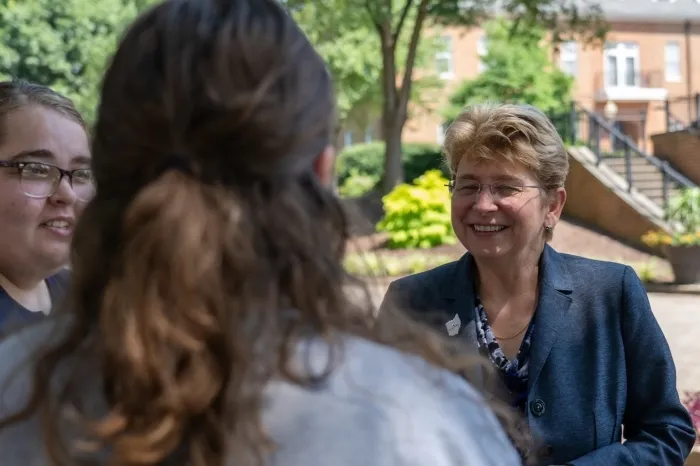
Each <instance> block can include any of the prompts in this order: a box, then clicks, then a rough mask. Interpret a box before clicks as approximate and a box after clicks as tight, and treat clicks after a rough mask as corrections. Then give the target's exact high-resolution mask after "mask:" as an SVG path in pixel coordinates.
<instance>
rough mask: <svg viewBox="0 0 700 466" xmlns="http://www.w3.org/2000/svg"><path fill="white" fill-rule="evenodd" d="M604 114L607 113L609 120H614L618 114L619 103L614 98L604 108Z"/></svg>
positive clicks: (606, 117)
mask: <svg viewBox="0 0 700 466" xmlns="http://www.w3.org/2000/svg"><path fill="white" fill-rule="evenodd" d="M603 115H605V119H607V120H614V119H615V117H616V116H617V104H616V103H615V102H614V101H612V100H608V103H607V104H605V108H603Z"/></svg>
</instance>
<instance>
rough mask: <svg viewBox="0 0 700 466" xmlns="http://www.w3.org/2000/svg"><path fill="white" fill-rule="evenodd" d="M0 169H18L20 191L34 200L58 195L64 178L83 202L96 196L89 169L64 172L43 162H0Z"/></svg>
mask: <svg viewBox="0 0 700 466" xmlns="http://www.w3.org/2000/svg"><path fill="white" fill-rule="evenodd" d="M0 168H14V169H16V170H17V171H18V172H19V186H20V189H21V190H22V192H23V193H24V194H25V195H26V196H28V197H31V198H34V199H46V198H48V197H51V196H53V195H54V194H56V191H57V190H58V187H59V185H60V184H61V180H63V177H67V178H68V181H69V182H70V185H71V188H73V192H74V193H75V195H76V197H77V198H78V199H80V200H81V201H89V200H90V199H92V197H93V196H94V195H95V183H94V182H93V179H92V170H90V169H89V168H78V169H77V170H63V169H62V168H58V167H56V166H54V165H49V164H48V163H42V162H4V161H0Z"/></svg>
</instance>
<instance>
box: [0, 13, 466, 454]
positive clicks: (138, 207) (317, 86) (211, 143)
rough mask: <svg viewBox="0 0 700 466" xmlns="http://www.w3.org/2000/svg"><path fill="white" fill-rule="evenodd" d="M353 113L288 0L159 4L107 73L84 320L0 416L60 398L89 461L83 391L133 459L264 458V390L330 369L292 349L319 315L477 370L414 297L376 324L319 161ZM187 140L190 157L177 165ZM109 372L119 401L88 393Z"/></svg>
mask: <svg viewBox="0 0 700 466" xmlns="http://www.w3.org/2000/svg"><path fill="white" fill-rule="evenodd" d="M334 112H335V109H334V96H333V90H332V84H331V78H330V76H329V73H328V71H327V69H326V67H325V65H324V63H323V60H322V59H321V58H320V56H319V55H318V54H317V53H316V51H315V50H314V49H313V47H312V46H311V44H310V43H309V42H308V40H307V39H306V37H305V36H304V34H303V33H302V32H301V30H300V29H299V28H298V27H297V25H296V24H295V23H294V21H293V20H292V19H291V18H290V17H289V16H288V14H287V13H286V11H285V10H284V9H283V8H282V7H280V5H279V4H278V2H276V1H275V0H170V1H167V2H165V3H163V4H161V5H159V6H157V7H155V8H154V9H152V10H151V11H149V12H147V13H145V14H143V15H142V16H141V17H140V18H139V19H138V20H137V21H136V22H135V24H133V25H132V27H131V28H130V29H129V31H128V32H127V34H126V35H125V37H124V38H123V40H122V41H121V44H120V45H119V48H118V51H117V52H116V54H115V56H114V58H113V61H112V63H111V65H110V67H109V70H108V71H107V73H106V76H105V79H104V83H103V88H102V98H101V105H100V107H99V115H98V120H97V123H96V127H95V132H94V142H93V173H94V176H95V181H96V184H97V195H96V197H95V199H94V200H93V201H92V202H91V203H90V204H89V205H88V207H87V208H86V210H85V212H84V214H83V217H82V219H81V221H80V222H79V225H78V227H77V230H76V233H75V239H74V245H73V257H72V264H73V271H74V282H73V285H72V290H71V295H70V299H69V302H68V304H67V306H66V307H65V310H63V311H62V312H61V314H68V315H69V316H70V319H68V322H69V323H68V324H67V326H68V329H67V331H66V333H65V334H62V335H61V336H60V338H59V341H58V343H57V344H55V345H51V347H50V348H47V349H45V350H42V353H41V355H40V357H39V359H38V361H37V363H36V369H35V384H34V387H33V391H32V395H31V399H30V402H29V403H28V404H27V406H26V408H24V409H23V410H22V411H21V412H19V413H18V414H17V415H14V416H10V417H8V418H7V419H5V420H4V421H2V422H1V423H0V429H1V428H2V427H3V426H6V425H9V424H11V423H14V422H18V421H19V420H21V419H25V418H27V417H28V416H30V415H32V414H34V413H41V414H42V415H43V420H44V422H43V428H44V434H45V436H44V438H45V442H46V446H47V451H48V452H49V455H50V458H51V460H52V461H53V463H54V464H62V465H68V464H76V463H75V461H76V460H75V458H74V457H72V456H71V453H70V451H69V450H71V447H72V446H73V445H66V440H65V437H66V436H65V434H62V433H61V427H60V426H61V425H62V422H63V420H64V419H65V414H64V413H65V411H66V409H67V408H68V407H70V408H71V410H72V411H71V412H72V417H71V419H73V420H77V425H78V426H79V427H80V428H81V429H83V432H85V436H86V438H87V439H89V440H90V441H91V442H92V443H91V446H92V447H94V448H108V449H109V450H108V451H109V452H110V464H113V465H120V466H136V465H155V464H160V463H162V462H163V461H165V460H166V459H168V458H171V457H173V455H182V458H183V461H182V462H181V464H190V465H193V466H204V465H208V466H209V465H223V464H225V463H226V461H227V460H230V458H232V457H235V459H236V464H238V465H243V466H248V465H262V464H264V463H265V458H266V454H267V453H268V451H269V449H270V448H272V447H273V444H272V441H271V439H270V438H269V437H268V435H267V434H266V433H265V431H264V429H263V426H262V423H261V411H262V409H263V389H264V387H265V386H266V384H267V383H268V382H269V381H270V380H271V379H272V378H281V379H284V380H287V381H290V382H292V383H296V384H302V385H303V384H307V383H310V382H311V380H310V378H309V377H308V376H306V375H304V374H303V373H299V372H298V371H295V370H294V369H293V368H292V365H291V363H292V358H291V353H292V350H293V348H294V347H295V345H296V343H297V342H298V341H299V340H300V339H301V338H303V336H304V335H306V334H307V332H308V331H309V330H311V331H312V332H313V333H314V334H317V335H321V336H322V337H324V338H325V339H326V340H327V341H329V342H330V343H331V345H330V348H331V349H330V351H336V350H338V349H340V348H339V347H340V346H341V338H340V336H341V335H344V334H352V335H358V336H361V337H364V338H367V339H370V340H373V341H376V342H380V343H383V344H387V345H391V346H393V347H396V348H399V349H401V350H403V351H406V352H410V353H415V354H418V355H420V356H422V357H423V358H424V359H426V360H428V361H430V362H433V363H435V364H437V365H440V366H443V367H446V368H448V369H450V370H453V371H456V372H464V371H469V370H471V369H473V368H474V366H475V365H476V364H478V362H476V360H475V359H473V358H472V357H471V356H448V355H455V354H466V352H465V351H463V350H462V349H461V348H460V349H457V348H455V346H456V345H457V343H455V342H450V341H448V340H447V339H444V338H442V337H441V336H439V335H438V334H437V333H433V332H431V331H429V330H427V329H425V328H424V327H422V326H420V325H419V324H416V323H414V322H412V321H410V320H409V319H408V318H404V317H402V315H403V314H398V315H397V317H396V318H395V319H393V324H392V325H391V326H390V327H384V326H375V325H374V319H373V312H372V311H373V307H372V304H371V300H370V299H369V293H368V292H367V289H366V287H365V285H364V284H363V283H361V282H359V281H358V280H356V279H353V278H352V277H351V276H349V275H348V274H347V273H346V271H345V270H344V268H343V267H342V257H343V255H344V253H345V245H346V242H347V240H348V237H349V235H348V223H347V219H346V214H345V212H344V210H343V208H342V206H341V204H340V201H339V200H338V199H337V198H336V196H335V195H334V194H333V193H332V191H330V190H329V189H327V188H326V187H324V186H322V185H321V184H320V182H319V180H318V178H317V177H316V175H315V174H314V172H313V170H312V165H313V163H314V161H315V159H316V157H317V156H318V154H319V153H321V152H322V151H323V150H324V148H325V147H327V145H328V144H329V143H330V141H331V139H332V135H333V130H334V118H333V115H334ZM174 156H176V157H177V159H179V160H183V161H185V164H186V165H187V170H168V169H167V167H168V164H169V163H171V162H172V160H173V157H174ZM190 169H191V172H192V173H191V174H188V173H187V172H188V171H189V170H190ZM348 286H354V287H359V288H360V289H362V290H364V291H365V292H364V294H363V296H364V299H362V300H358V299H356V297H354V295H353V297H351V296H350V295H349V293H348V291H347V287H348ZM285 309H291V310H293V311H290V312H288V313H285V312H282V311H283V310H285ZM61 314H58V317H60V316H61ZM331 360H333V359H331ZM71 362H72V363H71ZM66 365H68V366H69V367H70V370H66V371H62V372H61V373H62V374H67V375H65V376H62V377H58V376H57V374H58V373H59V372H60V371H59V367H65V366H66ZM330 370H332V367H329V368H328V371H330ZM57 378H58V379H60V381H56V379H57ZM90 378H92V379H94V378H98V379H99V380H100V386H101V387H102V388H101V392H102V393H104V397H105V399H106V401H107V412H106V414H103V415H99V414H90V410H89V409H87V408H85V409H81V406H86V405H87V404H88V402H87V397H88V394H87V392H88V391H89V389H88V388H87V384H85V383H83V382H84V381H85V380H90ZM49 382H51V383H52V384H53V385H54V386H56V387H57V389H56V391H53V390H52V391H49V389H48V388H47V387H48V386H49Z"/></svg>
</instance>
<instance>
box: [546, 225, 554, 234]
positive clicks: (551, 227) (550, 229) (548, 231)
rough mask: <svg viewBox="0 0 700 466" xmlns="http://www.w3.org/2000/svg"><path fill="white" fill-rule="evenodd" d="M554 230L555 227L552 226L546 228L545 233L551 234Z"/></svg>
mask: <svg viewBox="0 0 700 466" xmlns="http://www.w3.org/2000/svg"><path fill="white" fill-rule="evenodd" d="M553 230H554V227H553V226H551V225H545V226H544V231H546V232H547V233H551V232H552V231H553Z"/></svg>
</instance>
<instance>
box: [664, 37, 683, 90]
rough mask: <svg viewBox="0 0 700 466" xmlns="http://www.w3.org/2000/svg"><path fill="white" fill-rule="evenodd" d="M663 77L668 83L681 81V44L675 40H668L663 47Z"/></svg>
mask: <svg viewBox="0 0 700 466" xmlns="http://www.w3.org/2000/svg"><path fill="white" fill-rule="evenodd" d="M664 76H665V77H666V81H670V82H679V81H680V80H681V44H680V42H678V41H677V40H670V41H668V42H666V44H665V46H664Z"/></svg>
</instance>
